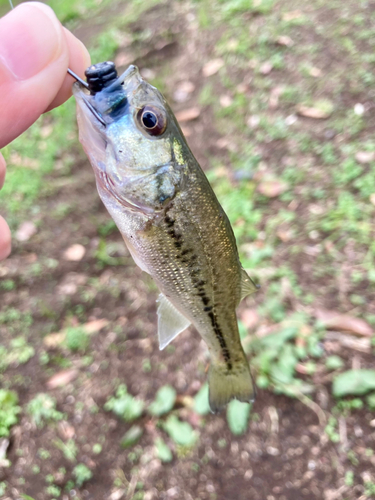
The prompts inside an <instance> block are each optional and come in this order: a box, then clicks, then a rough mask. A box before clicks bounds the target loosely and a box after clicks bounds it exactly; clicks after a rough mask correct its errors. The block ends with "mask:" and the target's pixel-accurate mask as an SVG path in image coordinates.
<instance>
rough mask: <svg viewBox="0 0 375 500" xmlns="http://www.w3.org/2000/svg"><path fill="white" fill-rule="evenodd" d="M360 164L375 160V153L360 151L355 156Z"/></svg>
mask: <svg viewBox="0 0 375 500" xmlns="http://www.w3.org/2000/svg"><path fill="white" fill-rule="evenodd" d="M355 159H356V160H357V162H358V163H362V164H366V163H371V162H372V161H374V160H375V151H358V153H356V155H355Z"/></svg>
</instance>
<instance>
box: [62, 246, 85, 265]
mask: <svg viewBox="0 0 375 500" xmlns="http://www.w3.org/2000/svg"><path fill="white" fill-rule="evenodd" d="M85 253H86V249H85V247H84V246H83V245H80V244H79V243H76V244H75V245H72V246H71V247H69V248H67V249H66V250H65V252H64V253H63V257H64V259H65V260H70V261H73V262H78V261H80V260H82V258H83V256H84V255H85Z"/></svg>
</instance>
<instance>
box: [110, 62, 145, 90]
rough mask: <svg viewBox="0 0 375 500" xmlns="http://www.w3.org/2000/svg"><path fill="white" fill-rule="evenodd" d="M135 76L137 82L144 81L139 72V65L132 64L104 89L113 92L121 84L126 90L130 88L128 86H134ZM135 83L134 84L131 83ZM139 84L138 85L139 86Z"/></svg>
mask: <svg viewBox="0 0 375 500" xmlns="http://www.w3.org/2000/svg"><path fill="white" fill-rule="evenodd" d="M134 77H135V81H136V83H137V84H138V85H139V84H141V83H142V81H143V80H142V77H141V75H140V74H139V70H138V68H137V66H135V65H134V64H131V65H130V66H129V67H128V68H127V69H126V70H125V71H124V72H123V73H122V74H121V75H120V76H119V77H118V78H117V80H115V81H114V82H113V83H112V84H111V85H109V86H108V87H106V88H105V89H104V91H105V92H112V91H113V90H116V89H117V88H118V87H119V86H121V85H122V86H123V87H124V90H125V91H126V90H128V87H130V86H131V87H134V84H133V80H134ZM131 84H133V85H131ZM138 85H136V86H137V87H138Z"/></svg>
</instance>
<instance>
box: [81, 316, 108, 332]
mask: <svg viewBox="0 0 375 500" xmlns="http://www.w3.org/2000/svg"><path fill="white" fill-rule="evenodd" d="M108 324H109V321H108V320H107V319H105V318H102V319H94V320H92V321H89V322H88V323H85V324H84V325H82V327H83V328H84V329H85V331H86V333H96V332H99V331H100V330H101V329H102V328H104V327H105V326H107V325H108Z"/></svg>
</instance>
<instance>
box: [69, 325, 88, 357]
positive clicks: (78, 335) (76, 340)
mask: <svg viewBox="0 0 375 500" xmlns="http://www.w3.org/2000/svg"><path fill="white" fill-rule="evenodd" d="M65 345H66V347H67V348H68V349H69V350H70V351H72V352H78V351H79V352H85V351H86V349H87V348H88V346H89V345H90V338H89V336H88V335H87V333H86V331H85V330H84V329H83V328H82V327H80V326H78V327H70V328H67V329H66V337H65Z"/></svg>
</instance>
